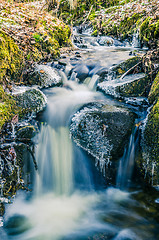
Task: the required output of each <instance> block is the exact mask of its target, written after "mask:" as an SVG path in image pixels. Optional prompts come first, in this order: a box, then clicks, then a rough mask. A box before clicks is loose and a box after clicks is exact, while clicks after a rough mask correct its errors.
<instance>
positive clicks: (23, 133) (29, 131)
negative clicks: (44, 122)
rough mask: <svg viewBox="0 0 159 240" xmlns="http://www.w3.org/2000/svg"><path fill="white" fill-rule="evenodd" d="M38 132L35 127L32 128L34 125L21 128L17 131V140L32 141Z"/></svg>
mask: <svg viewBox="0 0 159 240" xmlns="http://www.w3.org/2000/svg"><path fill="white" fill-rule="evenodd" d="M37 132H38V129H37V128H36V127H35V126H32V125H26V126H21V127H19V129H18V130H17V131H16V138H18V139H26V141H27V139H31V138H33V137H35V135H36V134H37Z"/></svg>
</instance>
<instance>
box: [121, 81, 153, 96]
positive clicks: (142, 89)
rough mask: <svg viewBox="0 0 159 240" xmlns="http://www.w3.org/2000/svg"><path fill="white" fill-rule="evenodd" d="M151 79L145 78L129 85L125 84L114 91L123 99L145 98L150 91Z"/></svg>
mask: <svg viewBox="0 0 159 240" xmlns="http://www.w3.org/2000/svg"><path fill="white" fill-rule="evenodd" d="M150 84H151V78H150V77H149V76H146V77H144V78H141V79H139V80H136V81H133V82H131V83H126V84H124V85H122V86H119V87H117V88H116V91H117V92H118V93H120V95H121V96H124V97H140V96H142V97H147V96H148V92H149V89H150Z"/></svg>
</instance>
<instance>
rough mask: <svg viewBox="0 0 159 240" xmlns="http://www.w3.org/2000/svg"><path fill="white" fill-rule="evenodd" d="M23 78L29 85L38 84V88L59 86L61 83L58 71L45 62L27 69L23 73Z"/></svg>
mask: <svg viewBox="0 0 159 240" xmlns="http://www.w3.org/2000/svg"><path fill="white" fill-rule="evenodd" d="M61 66H62V65H61ZM24 79H25V81H27V82H28V83H29V84H30V85H38V86H39V87H40V88H48V87H53V86H60V85H61V84H62V81H61V77H60V76H59V74H58V72H57V71H56V70H55V69H54V68H52V67H51V66H48V65H45V64H36V65H35V67H33V68H32V69H30V70H28V72H27V73H26V74H25V75H24Z"/></svg>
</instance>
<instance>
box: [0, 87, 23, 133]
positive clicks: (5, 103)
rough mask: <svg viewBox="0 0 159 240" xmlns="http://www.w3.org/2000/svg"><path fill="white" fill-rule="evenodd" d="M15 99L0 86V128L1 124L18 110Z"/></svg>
mask: <svg viewBox="0 0 159 240" xmlns="http://www.w3.org/2000/svg"><path fill="white" fill-rule="evenodd" d="M19 110H20V108H18V107H17V105H16V101H15V100H14V99H13V97H12V96H11V95H9V94H7V93H5V91H4V90H3V88H2V87H1V86H0V129H1V127H2V126H3V124H4V123H5V122H7V121H9V120H10V119H12V117H13V116H14V115H16V114H17V113H18V112H19Z"/></svg>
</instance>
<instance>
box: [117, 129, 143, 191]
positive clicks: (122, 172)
mask: <svg viewBox="0 0 159 240" xmlns="http://www.w3.org/2000/svg"><path fill="white" fill-rule="evenodd" d="M136 134H137V127H135V129H134V130H133V132H132V134H131V136H130V140H129V144H128V147H126V148H125V150H124V154H123V156H122V158H121V159H120V161H119V167H118V172H117V179H116V186H117V187H118V188H120V189H125V188H127V187H128V185H129V183H130V180H131V176H132V172H133V168H134V163H135V148H136V144H137V142H138V136H137V137H136Z"/></svg>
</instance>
